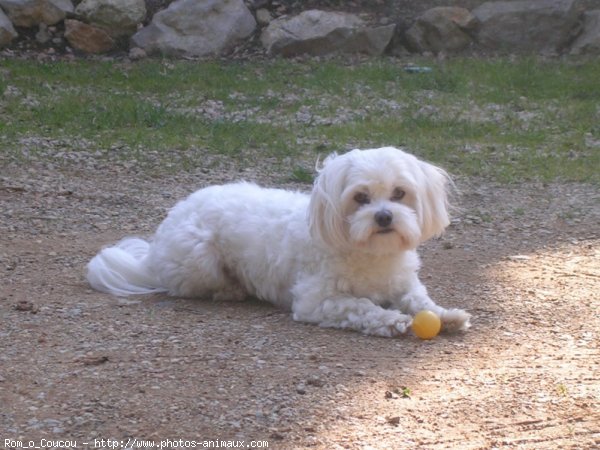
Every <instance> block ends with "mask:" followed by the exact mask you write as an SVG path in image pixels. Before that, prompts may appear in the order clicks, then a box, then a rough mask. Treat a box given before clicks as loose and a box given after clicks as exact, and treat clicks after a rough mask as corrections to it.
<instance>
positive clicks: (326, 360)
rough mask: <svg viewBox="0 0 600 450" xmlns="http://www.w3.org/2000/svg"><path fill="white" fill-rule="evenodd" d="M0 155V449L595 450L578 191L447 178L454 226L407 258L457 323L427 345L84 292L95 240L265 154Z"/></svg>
mask: <svg viewBox="0 0 600 450" xmlns="http://www.w3.org/2000/svg"><path fill="white" fill-rule="evenodd" d="M0 162H1V161H0ZM5 162H6V161H5ZM6 163H7V164H5V165H2V166H1V167H2V169H0V170H1V172H0V174H1V176H0V273H1V277H2V280H3V282H2V285H1V286H0V315H1V317H2V326H1V327H0V404H1V405H2V408H1V409H0V438H2V440H1V441H0V448H1V447H3V445H4V447H10V446H11V445H12V446H16V444H14V443H13V444H11V443H10V442H9V443H8V445H7V443H6V441H5V439H12V440H13V441H15V442H16V441H17V440H21V441H20V442H23V441H25V442H26V441H28V440H35V442H39V441H38V440H39V439H42V438H45V439H54V440H58V439H63V440H64V439H70V440H76V441H77V442H78V445H79V446H80V447H81V446H82V443H83V442H90V441H91V440H93V439H95V438H96V439H109V438H111V439H118V440H123V442H124V444H123V446H126V444H125V443H126V441H127V440H128V439H129V438H137V439H140V440H141V439H143V440H151V441H153V442H155V443H157V445H158V443H159V442H160V441H161V440H164V439H183V440H188V441H192V440H196V441H200V440H209V439H232V440H233V439H236V440H239V439H241V440H245V445H247V446H248V445H250V441H251V440H256V441H268V443H269V448H277V449H300V448H315V449H342V448H347V449H368V448H372V449H380V448H395V449H412V448H419V449H492V448H498V449H532V450H533V449H540V448H544V449H561V450H562V449H591V448H598V446H600V413H599V411H600V408H599V406H600V350H599V347H598V339H599V336H600V318H599V316H598V309H599V306H600V299H599V297H598V292H600V230H599V229H598V223H600V192H599V190H598V187H597V186H592V185H586V184H572V183H564V184H563V183H553V184H548V185H542V184H517V185H511V186H505V185H498V184H494V183H492V182H489V181H486V180H479V179H458V180H457V185H458V188H459V189H460V191H461V195H459V196H457V197H456V199H455V204H456V206H457V208H456V210H455V213H454V221H453V223H452V225H451V226H450V228H449V229H448V231H447V233H446V234H445V235H444V237H443V238H441V239H439V240H435V241H431V242H429V243H427V244H426V245H425V246H424V247H423V249H422V252H421V253H422V256H423V266H424V267H423V270H422V279H423V280H424V282H425V284H426V285H427V286H428V288H429V290H430V293H431V295H432V297H434V298H435V299H436V300H437V301H438V302H440V303H441V304H443V305H447V306H458V307H463V308H465V309H467V310H468V311H470V312H471V313H472V314H473V327H472V328H471V329H470V330H469V331H468V332H466V333H463V334H458V335H441V336H439V337H438V338H436V339H434V340H432V341H427V342H426V341H420V340H418V339H417V338H415V337H414V336H412V335H406V336H403V337H400V338H397V339H383V338H374V337H366V336H362V335H360V334H357V333H353V332H348V331H339V330H331V329H320V328H318V327H315V326H310V325H304V324H298V323H295V322H293V321H292V319H291V318H290V316H289V314H288V313H286V312H282V311H279V310H277V309H275V308H273V307H271V306H270V305H268V304H264V303H260V302H257V301H256V302H253V301H249V302H243V303H221V304H217V303H212V302H209V301H205V300H202V299H198V300H184V299H178V298H168V297H166V296H163V295H155V296H142V297H137V298H128V299H118V298H115V297H111V296H109V295H105V294H101V293H98V292H94V291H92V290H91V289H90V288H89V287H88V286H87V284H86V282H85V278H84V274H85V265H86V263H87V261H88V260H89V259H90V258H91V257H92V256H93V255H94V254H95V253H96V252H97V251H98V249H99V248H101V247H102V246H104V245H107V244H110V243H113V242H114V241H115V240H118V239H120V238H121V237H123V236H124V235H132V234H133V235H146V234H149V233H151V232H152V230H153V229H154V228H155V227H156V225H157V224H158V223H159V222H160V220H161V218H162V217H164V214H165V212H166V210H167V208H169V207H170V206H172V205H173V203H174V202H175V201H176V199H178V198H180V197H181V196H183V195H185V194H186V193H188V192H190V191H192V190H195V189H196V188H199V187H201V186H203V185H206V184H209V183H214V182H224V181H231V180H234V179H239V178H245V179H254V180H257V181H261V182H265V183H268V184H273V180H274V179H278V177H277V174H276V172H275V171H276V169H275V168H274V167H272V166H270V165H269V164H268V163H265V164H263V165H261V166H260V168H257V167H254V168H253V167H251V168H246V169H244V170H240V168H239V167H237V166H235V164H233V163H231V162H227V161H220V160H219V159H218V158H216V159H215V157H212V158H208V157H207V158H206V161H205V165H204V167H202V168H200V169H199V170H197V171H195V172H194V173H172V172H168V171H167V170H166V169H165V170H161V169H157V170H156V171H153V172H152V173H151V174H150V173H149V172H144V171H141V170H140V169H137V168H136V165H135V164H125V163H115V164H106V163H103V162H102V161H98V160H96V159H94V156H93V155H89V156H88V157H85V158H80V159H78V160H73V161H71V162H68V163H64V164H56V163H49V162H47V161H44V158H41V159H39V160H38V161H37V162H30V163H28V164H22V163H21V164H14V163H8V162H6ZM279 185H280V186H284V187H290V188H301V189H308V188H309V186H308V185H284V184H279ZM91 446H93V445H91ZM130 447H134V448H135V445H131V444H130Z"/></svg>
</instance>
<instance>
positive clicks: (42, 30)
mask: <svg viewBox="0 0 600 450" xmlns="http://www.w3.org/2000/svg"><path fill="white" fill-rule="evenodd" d="M35 40H36V41H37V42H38V43H39V44H42V45H44V44H47V43H48V42H50V41H51V40H52V35H51V34H50V32H49V31H48V25H46V24H45V23H40V25H39V29H38V32H37V33H35Z"/></svg>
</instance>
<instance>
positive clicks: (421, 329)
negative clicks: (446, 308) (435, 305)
mask: <svg viewBox="0 0 600 450" xmlns="http://www.w3.org/2000/svg"><path fill="white" fill-rule="evenodd" d="M441 328H442V321H441V320H440V318H439V317H438V316H437V314H435V313H433V312H431V311H420V312H418V313H417V314H416V315H415V317H413V323H412V329H413V333H415V334H416V335H417V336H418V337H420V338H421V339H433V338H434V337H436V336H437V335H438V333H439V332H440V329H441Z"/></svg>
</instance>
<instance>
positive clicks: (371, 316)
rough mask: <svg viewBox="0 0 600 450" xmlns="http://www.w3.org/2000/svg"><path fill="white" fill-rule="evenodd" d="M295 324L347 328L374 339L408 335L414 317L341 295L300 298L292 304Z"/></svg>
mask: <svg viewBox="0 0 600 450" xmlns="http://www.w3.org/2000/svg"><path fill="white" fill-rule="evenodd" d="M292 309H293V313H294V320H297V321H300V322H310V323H317V324H319V326H322V327H331V328H347V329H352V330H357V331H361V332H362V333H364V334H370V335H375V336H386V337H391V336H397V335H399V334H402V333H405V332H406V330H407V328H408V327H409V326H410V324H411V323H412V317H411V316H409V315H406V314H402V313H401V312H400V311H396V310H388V309H384V308H382V307H380V306H378V305H376V304H374V303H373V302H372V301H371V300H369V299H367V298H357V297H351V296H346V295H340V294H332V295H330V296H326V297H325V298H323V297H322V296H310V295H306V293H304V295H299V296H296V297H295V299H294V303H293V307H292Z"/></svg>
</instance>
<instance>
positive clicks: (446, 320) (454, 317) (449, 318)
mask: <svg viewBox="0 0 600 450" xmlns="http://www.w3.org/2000/svg"><path fill="white" fill-rule="evenodd" d="M440 318H441V320H442V330H443V331H449V332H454V331H464V330H467V329H468V328H469V327H470V326H471V314H469V313H468V312H466V311H464V310H462V309H446V310H444V312H442V314H441V316H440Z"/></svg>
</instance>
